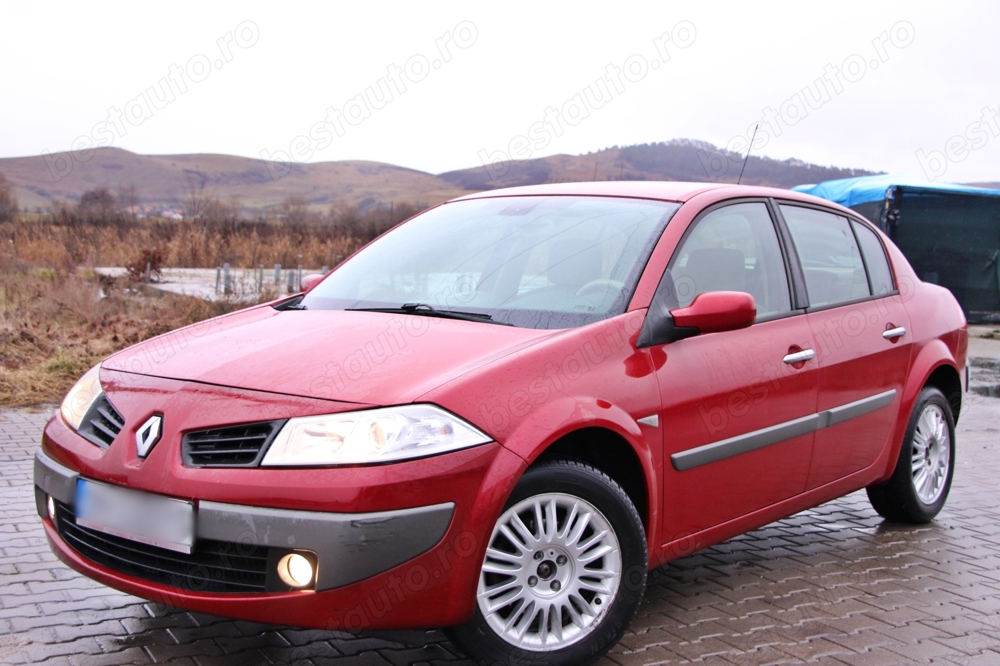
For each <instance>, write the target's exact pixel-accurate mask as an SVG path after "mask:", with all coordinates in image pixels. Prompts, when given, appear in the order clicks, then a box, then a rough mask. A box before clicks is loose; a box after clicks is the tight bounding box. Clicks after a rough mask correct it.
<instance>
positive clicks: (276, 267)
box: [274, 264, 281, 285]
mask: <svg viewBox="0 0 1000 666" xmlns="http://www.w3.org/2000/svg"><path fill="white" fill-rule="evenodd" d="M274 284H275V285H279V284H281V264H275V265H274Z"/></svg>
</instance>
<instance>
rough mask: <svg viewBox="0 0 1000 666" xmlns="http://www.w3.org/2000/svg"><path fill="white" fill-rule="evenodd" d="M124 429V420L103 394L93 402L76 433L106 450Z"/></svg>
mask: <svg viewBox="0 0 1000 666" xmlns="http://www.w3.org/2000/svg"><path fill="white" fill-rule="evenodd" d="M124 427H125V419H124V418H123V417H122V415H121V414H119V413H118V410H117V409H115V408H114V406H113V405H112V404H111V401H110V400H108V396H106V395H104V394H103V393H102V394H101V395H100V396H99V397H98V398H97V400H95V401H94V404H93V405H91V407H90V409H89V410H88V411H87V413H86V415H84V417H83V421H81V422H80V429H79V430H78V431H77V432H79V433H80V435H81V436H82V437H85V438H86V439H88V440H90V441H91V442H93V443H94V444H97V445H98V446H99V447H101V448H103V449H106V448H108V447H109V446H111V442H113V441H115V437H117V436H118V433H120V432H121V431H122V428H124Z"/></svg>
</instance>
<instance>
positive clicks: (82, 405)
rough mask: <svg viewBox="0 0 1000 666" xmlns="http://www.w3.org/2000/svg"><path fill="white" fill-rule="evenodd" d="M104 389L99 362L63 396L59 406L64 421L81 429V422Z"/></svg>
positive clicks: (75, 428)
mask: <svg viewBox="0 0 1000 666" xmlns="http://www.w3.org/2000/svg"><path fill="white" fill-rule="evenodd" d="M103 390H104V389H102V388H101V364H100V363H98V364H97V365H95V366H94V367H92V368H91V369H90V370H88V371H87V374H85V375H84V376H83V377H80V379H79V381H77V382H76V384H73V388H71V389H70V390H69V393H67V394H66V397H65V398H63V401H62V406H60V407H59V412H60V413H61V414H62V417H63V421H65V422H66V423H68V424H69V426H70V427H71V428H73V430H79V429H80V422H81V421H83V417H84V416H85V415H86V414H87V412H88V411H89V410H90V406H91V405H93V404H94V401H95V400H97V398H98V396H100V395H101V393H102V392H103Z"/></svg>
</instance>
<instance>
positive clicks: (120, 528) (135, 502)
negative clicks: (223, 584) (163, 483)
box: [75, 479, 194, 554]
mask: <svg viewBox="0 0 1000 666" xmlns="http://www.w3.org/2000/svg"><path fill="white" fill-rule="evenodd" d="M75 511H76V524H77V525H80V526H81V527H87V528H90V529H92V530H97V531H99V532H104V533H105V534H112V535H114V536H117V537H122V538H123V539H131V540H132V541H138V542H140V543H145V544H149V545H151V546H159V547H160V548H167V549H169V550H174V551H177V552H180V553H187V554H190V553H191V548H192V547H193V546H194V504H193V503H191V502H185V501H183V500H178V499H173V498H171V497H163V496H162V495H153V494H151V493H144V492H141V491H138V490H131V489H129V488H120V487H118V486H109V485H107V484H104V483H96V482H94V481H87V480H85V479H77V482H76V502H75Z"/></svg>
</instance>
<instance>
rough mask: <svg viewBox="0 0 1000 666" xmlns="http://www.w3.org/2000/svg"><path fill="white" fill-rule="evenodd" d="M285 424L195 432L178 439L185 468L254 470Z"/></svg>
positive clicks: (254, 425)
mask: <svg viewBox="0 0 1000 666" xmlns="http://www.w3.org/2000/svg"><path fill="white" fill-rule="evenodd" d="M283 425H285V421H284V420H282V421H265V422H262V423H245V424H242V425H235V426H226V427H224V428H212V429H210V430H196V431H193V432H189V433H185V435H184V438H183V439H182V440H181V457H182V459H183V460H184V465H185V466H187V467H255V466H257V464H258V463H259V462H260V460H261V458H263V457H264V453H265V452H266V451H267V446H268V445H269V444H270V443H271V440H272V439H274V436H275V435H277V434H278V431H279V430H281V426H283Z"/></svg>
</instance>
